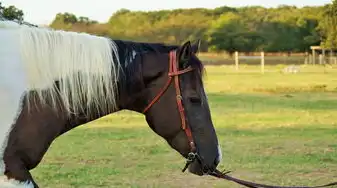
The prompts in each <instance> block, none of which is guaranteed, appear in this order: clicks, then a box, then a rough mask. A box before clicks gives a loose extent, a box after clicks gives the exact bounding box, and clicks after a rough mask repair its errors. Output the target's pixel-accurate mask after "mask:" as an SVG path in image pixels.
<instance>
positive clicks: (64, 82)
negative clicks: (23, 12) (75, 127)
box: [11, 27, 120, 114]
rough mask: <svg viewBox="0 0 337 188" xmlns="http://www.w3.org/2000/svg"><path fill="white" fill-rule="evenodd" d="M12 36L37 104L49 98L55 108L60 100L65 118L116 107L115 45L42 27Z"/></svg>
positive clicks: (82, 35) (25, 30)
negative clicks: (15, 37) (64, 111)
mask: <svg viewBox="0 0 337 188" xmlns="http://www.w3.org/2000/svg"><path fill="white" fill-rule="evenodd" d="M11 32H15V36H17V37H18V38H19V40H16V41H19V42H17V44H16V45H17V46H18V50H19V51H20V54H21V59H22V63H23V64H24V67H25V71H26V76H27V82H28V85H27V90H29V91H35V93H37V96H38V98H39V99H40V100H41V101H44V102H45V101H46V100H47V98H48V100H50V99H51V104H52V105H53V106H54V107H56V106H57V98H60V99H61V100H60V101H61V102H62V105H63V106H64V109H65V110H66V111H67V113H68V114H73V113H75V114H77V113H83V112H84V111H85V112H87V113H88V112H89V111H90V110H94V112H97V113H101V112H103V113H104V112H108V111H111V110H115V109H117V108H118V106H117V102H116V97H117V93H118V91H117V90H118V87H117V81H118V73H119V71H118V70H119V68H120V61H119V56H118V48H117V45H116V44H115V43H114V41H112V40H110V39H107V38H105V37H99V36H94V35H90V34H85V33H76V32H66V31H56V30H51V29H44V28H32V27H18V28H17V29H14V30H11ZM14 41H15V40H13V42H14ZM56 82H58V83H59V84H58V86H57V87H56V85H55V83H56ZM98 111H100V112H98Z"/></svg>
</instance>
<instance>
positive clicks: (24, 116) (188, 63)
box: [0, 21, 221, 188]
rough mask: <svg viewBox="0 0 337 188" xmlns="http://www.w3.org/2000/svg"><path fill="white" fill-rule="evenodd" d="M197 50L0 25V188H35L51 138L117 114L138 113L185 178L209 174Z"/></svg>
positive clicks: (209, 144) (215, 154)
mask: <svg viewBox="0 0 337 188" xmlns="http://www.w3.org/2000/svg"><path fill="white" fill-rule="evenodd" d="M197 48H198V46H197V45H192V44H191V43H190V42H186V43H185V44H184V45H182V46H165V45H162V44H147V43H136V42H129V41H121V40H112V39H109V38H106V37H99V36H94V35H90V34H85V33H75V32H65V31H55V30H52V29H47V28H36V27H28V26H24V25H18V24H16V23H14V22H8V21H0V66H1V68H0V144H1V146H2V147H1V149H0V174H1V177H0V187H2V188H3V187H17V188H19V187H25V188H32V187H38V186H37V184H36V182H34V180H33V177H32V176H31V174H30V172H29V171H30V170H31V169H33V168H35V167H36V166H37V165H38V164H39V162H40V161H41V159H42V158H43V156H44V154H45V153H46V151H47V150H48V148H49V146H50V144H51V143H52V142H53V140H54V139H55V138H56V137H58V136H60V135H62V134H63V133H65V132H67V131H69V130H71V129H73V128H74V127H77V126H79V125H82V124H84V123H86V122H89V121H92V120H95V119H98V118H100V117H102V116H105V115H108V114H111V113H114V112H117V111H120V110H123V109H128V110H133V111H135V112H139V113H142V114H144V115H145V118H146V121H147V122H148V124H149V126H150V127H151V129H152V130H153V131H154V132H155V133H157V134H158V135H160V136H161V137H163V138H164V139H165V140H166V141H167V143H168V144H169V145H170V146H171V147H172V148H173V149H175V150H176V151H177V152H179V153H180V154H181V155H182V156H184V157H185V158H187V159H188V165H187V166H188V167H189V171H190V172H191V173H194V174H197V175H203V174H205V173H209V172H211V171H214V169H216V167H217V165H218V163H219V162H220V158H221V152H220V149H219V146H218V139H217V136H216V133H215V130H214V127H213V124H212V120H211V115H210V110H209V106H208V102H207V97H206V94H205V91H204V88H203V83H202V73H203V66H202V63H201V62H200V61H199V59H198V58H197V57H196V55H195V53H196V52H197ZM111 168H113V167H111Z"/></svg>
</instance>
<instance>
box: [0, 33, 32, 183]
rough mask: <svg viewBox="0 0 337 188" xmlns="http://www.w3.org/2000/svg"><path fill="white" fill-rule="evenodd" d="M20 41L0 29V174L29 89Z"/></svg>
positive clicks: (12, 34)
mask: <svg viewBox="0 0 337 188" xmlns="http://www.w3.org/2000/svg"><path fill="white" fill-rule="evenodd" d="M18 40H19V39H18V37H17V35H15V34H14V33H13V32H11V31H10V30H4V29H0V41H1V43H0V66H1V67H0V174H3V173H4V170H5V165H4V161H3V155H4V150H5V148H6V146H7V138H8V134H9V133H10V131H11V128H12V125H13V124H14V123H15V121H16V119H17V116H18V115H19V113H20V111H21V97H22V95H23V93H24V92H25V90H26V89H27V83H26V82H25V80H26V78H25V70H24V67H23V64H22V61H21V59H20V52H19V48H18V47H19V46H18V44H19V41H18ZM0 187H2V186H0Z"/></svg>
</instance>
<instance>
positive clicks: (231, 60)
mask: <svg viewBox="0 0 337 188" xmlns="http://www.w3.org/2000/svg"><path fill="white" fill-rule="evenodd" d="M198 56H199V57H200V59H201V60H202V61H204V62H205V63H206V65H233V66H234V68H235V70H237V71H239V70H240V68H241V66H249V65H255V66H260V70H259V72H261V73H265V71H266V66H275V65H283V66H284V69H283V71H284V72H292V73H297V72H298V71H299V68H298V67H299V66H301V65H322V66H326V65H331V66H336V65H337V57H336V56H335V54H334V53H330V54H328V55H326V54H324V53H323V54H317V53H316V55H315V54H309V53H265V52H260V53H255V52H254V53H242V52H241V53H240V52H235V53H234V54H233V55H232V56H230V55H228V54H226V53H222V54H220V53H200V54H199V55H198Z"/></svg>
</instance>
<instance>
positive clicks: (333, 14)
mask: <svg viewBox="0 0 337 188" xmlns="http://www.w3.org/2000/svg"><path fill="white" fill-rule="evenodd" d="M336 24H337V0H333V1H332V3H331V4H328V5H326V6H325V7H324V12H323V14H322V20H321V22H320V25H319V29H320V31H321V35H322V38H323V41H322V46H324V47H327V48H337V25H336Z"/></svg>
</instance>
